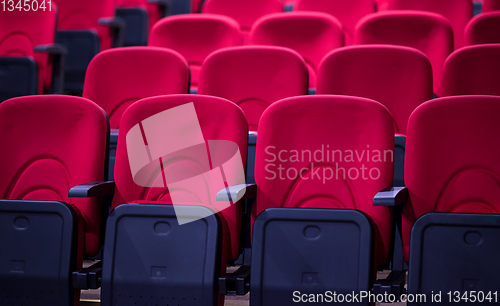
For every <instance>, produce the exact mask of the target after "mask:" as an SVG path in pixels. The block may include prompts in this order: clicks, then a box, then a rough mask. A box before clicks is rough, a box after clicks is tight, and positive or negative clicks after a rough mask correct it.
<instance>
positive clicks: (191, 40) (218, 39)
mask: <svg viewBox="0 0 500 306" xmlns="http://www.w3.org/2000/svg"><path fill="white" fill-rule="evenodd" d="M241 44H242V36H241V32H240V26H239V25H238V23H237V22H236V21H234V20H233V19H231V18H229V17H226V16H222V15H214V14H186V15H176V16H170V17H167V18H164V19H162V20H161V21H160V22H158V24H156V25H155V27H154V28H153V30H152V31H151V35H150V36H149V45H150V46H154V47H162V48H170V49H173V50H175V51H177V52H179V53H180V54H181V55H182V56H183V57H184V58H185V59H186V60H187V61H188V63H189V68H190V70H191V89H193V90H195V89H197V88H198V79H199V74H200V69H201V65H202V64H203V62H204V61H205V58H207V56H209V55H210V54H211V53H212V52H214V51H217V50H219V49H223V48H227V47H234V46H239V45H241Z"/></svg>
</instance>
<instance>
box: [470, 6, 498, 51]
mask: <svg viewBox="0 0 500 306" xmlns="http://www.w3.org/2000/svg"><path fill="white" fill-rule="evenodd" d="M464 35H465V38H464V39H465V45H467V46H468V45H478V44H492V43H500V12H497V11H493V12H487V13H482V14H479V15H477V16H476V17H474V18H472V19H471V21H470V22H469V23H468V24H467V27H466V28H465V34H464Z"/></svg>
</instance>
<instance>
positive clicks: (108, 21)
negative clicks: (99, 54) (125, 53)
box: [97, 17, 125, 48]
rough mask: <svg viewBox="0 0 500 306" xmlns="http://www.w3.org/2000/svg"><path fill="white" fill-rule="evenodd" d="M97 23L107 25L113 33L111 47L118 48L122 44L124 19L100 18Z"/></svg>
mask: <svg viewBox="0 0 500 306" xmlns="http://www.w3.org/2000/svg"><path fill="white" fill-rule="evenodd" d="M97 24H99V25H102V26H107V27H109V28H110V29H111V31H112V33H113V42H112V45H111V47H112V48H119V47H122V46H123V35H124V29H125V21H123V19H121V18H117V17H114V18H109V17H108V18H100V19H99V20H98V21H97Z"/></svg>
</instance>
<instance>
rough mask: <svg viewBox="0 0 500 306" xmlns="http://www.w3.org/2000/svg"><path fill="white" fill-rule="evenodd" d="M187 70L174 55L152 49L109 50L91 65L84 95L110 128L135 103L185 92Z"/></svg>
mask: <svg viewBox="0 0 500 306" xmlns="http://www.w3.org/2000/svg"><path fill="white" fill-rule="evenodd" d="M188 90H189V67H188V64H187V62H186V60H185V59H184V58H183V57H182V56H181V55H180V54H179V53H177V52H175V51H173V50H169V49H163V48H154V47H129V48H117V49H110V50H107V51H104V52H101V53H99V54H98V55H97V56H96V57H95V58H94V59H93V60H92V62H91V63H90V65H89V68H88V70H87V75H86V77H85V87H84V90H83V96H84V97H86V98H88V99H91V100H92V101H94V102H96V103H97V104H98V105H99V106H101V107H102V108H103V109H104V110H105V111H106V113H107V114H108V117H109V120H110V126H111V128H112V129H118V128H119V124H120V119H121V116H122V114H123V112H124V111H125V109H126V108H127V107H128V106H130V105H131V104H132V103H134V102H135V101H137V100H140V99H143V98H146V97H152V96H158V95H167V94H180V93H187V92H188Z"/></svg>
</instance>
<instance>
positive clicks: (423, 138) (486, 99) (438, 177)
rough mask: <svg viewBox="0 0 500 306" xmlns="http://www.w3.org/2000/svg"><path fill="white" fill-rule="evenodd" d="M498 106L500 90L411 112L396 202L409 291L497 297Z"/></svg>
mask: <svg viewBox="0 0 500 306" xmlns="http://www.w3.org/2000/svg"><path fill="white" fill-rule="evenodd" d="M499 112H500V97H493V96H460V97H458V96H457V97H443V98H439V99H436V100H432V101H429V102H427V103H424V104H423V105H421V106H420V107H419V108H417V109H416V110H415V112H414V113H413V114H412V116H411V117H410V120H409V123H408V142H407V147H406V153H407V156H406V161H407V162H406V171H405V178H406V179H405V182H406V187H407V189H406V190H404V192H405V193H406V196H407V197H408V199H404V198H401V200H400V201H399V202H400V203H405V202H406V203H405V204H404V215H403V220H402V222H403V243H404V255H405V260H406V261H408V258H409V277H408V291H409V293H424V294H427V297H428V298H429V297H430V294H431V292H434V293H438V292H441V294H442V303H443V304H444V305H454V304H455V305H458V304H460V305H465V304H467V303H466V302H465V299H466V298H470V300H472V299H474V300H476V301H480V302H481V303H483V302H484V303H490V302H488V299H487V298H488V294H489V298H490V301H492V302H493V303H495V299H497V298H496V294H497V293H496V291H497V290H498V286H499V285H500V284H499V281H498V274H499V273H500V265H499V263H498V256H499V255H500V254H499V253H500V250H499V245H500V241H499V237H500V226H499V224H500V215H498V213H499V212H500V202H499V199H500V197H499V196H500V185H499V181H500V163H499V162H498V156H499V154H500V146H499V144H498V141H496V139H495V137H496V136H497V135H499V134H500V124H499V120H498V113H499ZM405 200H407V201H405ZM410 231H411V233H410ZM449 292H450V293H449ZM478 292H482V293H483V295H482V296H481V294H479V295H478ZM471 296H473V297H471ZM457 297H458V299H457ZM428 302H429V300H428ZM428 304H429V305H430V303H428ZM428 304H425V305H428ZM413 305H414V304H413ZM421 305H422V304H421Z"/></svg>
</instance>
